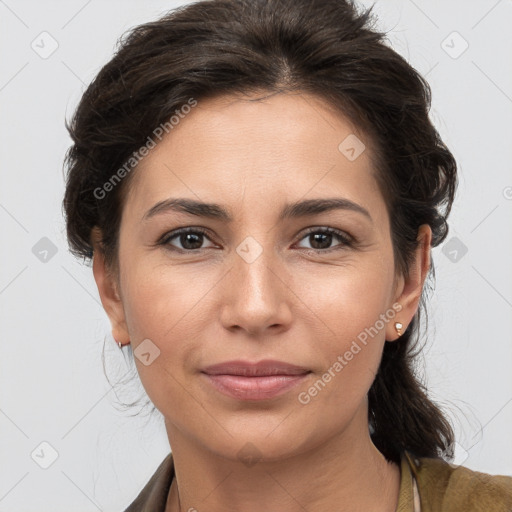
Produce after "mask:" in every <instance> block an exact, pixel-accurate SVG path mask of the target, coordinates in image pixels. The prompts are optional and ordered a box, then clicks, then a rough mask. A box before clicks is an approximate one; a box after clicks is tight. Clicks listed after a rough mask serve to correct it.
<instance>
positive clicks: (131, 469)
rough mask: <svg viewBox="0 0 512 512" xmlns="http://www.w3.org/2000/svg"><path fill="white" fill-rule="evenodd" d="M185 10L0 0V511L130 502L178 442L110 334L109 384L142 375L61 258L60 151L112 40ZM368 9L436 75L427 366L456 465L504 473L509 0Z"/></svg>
mask: <svg viewBox="0 0 512 512" xmlns="http://www.w3.org/2000/svg"><path fill="white" fill-rule="evenodd" d="M182 3H185V2H172V1H152V2H151V3H148V2H142V1H139V2H135V1H127V0H123V1H120V0H116V1H103V2H100V1H99V0H89V1H85V0H79V1H76V0H73V1H67V2H64V1H60V2H56V1H54V2H51V1H48V0H45V1H35V0H34V1H21V0H18V1H16V0H5V1H4V0H0V48H1V60H0V109H1V117H0V119H1V122H0V130H1V141H2V143H1V145H0V164H1V188H0V223H1V229H2V251H0V308H1V313H0V314H1V317H0V325H1V327H2V333H1V355H0V432H1V435H0V448H1V452H0V454H1V455H0V461H1V467H0V511H7V510H8V511H10V512H17V511H25V512H28V511H36V510H37V511H39V512H41V511H56V512H57V511H68V510H70V508H72V509H73V510H76V511H78V510H80V511H96V510H101V511H114V510H122V509H124V507H126V506H127V505H128V504H129V503H131V501H132V500H133V499H134V498H135V496H136V495H137V494H138V492H139V490H140V489H141V488H142V486H143V485H144V484H145V483H146V481H147V479H148V478H149V477H150V476H151V475H152V474H153V472H154V470H155V469H156V467H157V465H158V464H159V463H160V462H161V460H162V459H163V458H164V456H165V455H166V454H167V453H168V451H169V446H168V441H167V436H166V434H165V430H164V427H163V423H162V421H161V417H158V416H156V417H155V418H154V420H152V421H148V417H147V416H144V415H142V414H141V415H139V417H131V416H130V415H129V414H130V412H129V411H128V412H123V410H122V409H121V408H120V407H119V406H118V405H117V397H119V398H120V399H123V400H126V401H129V400H131V399H135V398H137V397H138V396H141V393H142V392H143V389H142V387H141V385H140V383H138V382H132V383H131V384H120V385H116V386H115V387H114V388H112V386H111V385H110V384H109V383H108V381H107V380H106V379H105V377H104V375H103V367H102V361H101V351H102V347H103V344H104V343H106V356H107V372H108V375H109V377H110V379H111V382H112V383H115V382H117V380H118V379H119V378H120V377H121V376H122V375H124V374H125V373H126V372H127V371H133V368H131V369H127V367H126V366H125V361H124V359H123V358H122V356H121V353H120V352H119V350H118V349H117V346H115V345H114V341H113V339H112V337H111V334H110V324H109V322H108V319H107V316H106V314H105V313H104V311H103V309H102V307H101V304H100V302H99V297H98V294H97V289H96V285H95V283H94V279H93V276H92V271H91V269H90V268H89V267H87V266H85V265H83V264H82V263H81V262H80V261H77V260H75V259H74V258H73V257H72V256H71V255H69V253H68V252H67V244H66V241H65V235H64V224H63V219H62V215H61V201H62V195H63V192H64V182H63V175H62V160H63V157H64V152H65V150H66V149H67V147H68V146H69V144H70V139H69V138H68V136H67V132H66V131H65V129H64V117H65V116H67V117H69V116H70V115H71V113H72V111H73V110H74V107H75V106H76V104H77V102H78V100H79V98H80V96H81V94H82V92H83V91H84V90H85V85H86V84H88V83H89V82H90V80H91V79H92V78H93V77H94V76H95V74H96V73H97V72H98V71H99V69H100V67H101V66H102V65H103V64H105V63H106V62H107V61H108V60H109V58H110V57H111V55H112V52H113V49H114V45H115V43H116V40H117V39H118V37H119V36H120V35H121V34H122V33H123V32H124V31H125V30H126V29H128V28H130V27H133V26H135V25H137V24H140V23H143V22H145V21H150V20H153V19H155V18H156V17H158V15H160V14H161V13H163V12H164V11H166V10H169V9H172V8H174V7H176V6H177V5H181V4H182ZM371 3H372V2H368V1H365V2H363V4H364V5H366V6H369V5H371ZM148 4H149V5H148ZM376 12H377V13H378V14H379V17H380V27H381V28H382V29H385V30H390V31H391V32H390V34H389V38H390V41H391V43H392V45H393V47H394V48H395V49H396V50H397V51H398V52H399V53H401V54H402V55H404V56H405V57H406V58H407V59H408V60H409V62H410V63H411V64H412V65H413V66H415V67H416V68H417V69H418V70H419V71H420V72H421V73H422V74H423V75H424V76H426V78H427V80H428V81H429V83H430V85H431V87H432V90H433V108H432V111H431V115H432V119H433V121H434V122H435V124H436V126H437V128H438V130H439V131H440V133H441V135H442V137H443V139H444V140H445V142H446V143H447V144H448V146H449V148H450V149H451V150H452V151H453V153H454V154H455V157H456V158H457V161H458V164H459V170H460V185H459V190H458V194H457V197H456V201H455V206H454V210H453V213H452V215H451V217H450V228H451V231H450V234H449V236H448V238H447V240H446V241H445V242H444V244H442V246H440V247H438V248H436V249H434V250H433V257H434V264H435V267H436V275H437V285H436V289H435V295H434V298H433V300H432V303H431V307H430V310H429V311H430V331H429V342H428V345H427V348H426V350H425V352H424V359H423V362H422V368H423V370H422V371H423V372H424V375H425V379H426V382H427V384H428V386H429V389H430V392H431V395H432V397H433V398H434V399H435V400H437V401H438V402H439V403H441V404H442V405H443V407H445V408H446V411H447V412H448V414H449V416H450V418H451V419H452V421H453V423H454V426H455V429H456V433H457V441H458V446H457V459H456V462H457V463H463V464H464V465H466V466H468V467H470V468H472V469H477V470H480V471H486V472H490V473H502V474H508V475H512V436H511V435H510V433H511V431H512V428H511V426H512V376H511V367H512V343H511V335H510V333H511V327H512V325H511V324H512V314H511V312H512V265H511V261H512V229H511V224H512V223H511V219H512V216H511V213H512V172H511V163H510V162H512V144H511V142H510V141H511V140H512V123H511V118H512V115H511V114H512V69H511V62H512V59H511V53H512V52H511V47H512V32H511V31H510V26H512V1H510V0H500V1H496V0H479V1H476V0H472V1H468V0H450V1H441V0H437V1H432V0H430V1H427V0H422V1H420V0H416V1H412V0H403V1H398V0H386V1H384V0H378V1H377V2H376ZM42 32H47V33H48V34H49V35H46V34H43V35H41V33H42ZM454 32H456V34H454ZM55 44H57V45H58V47H57V48H56V49H55V51H54V52H53V53H52V54H51V55H47V54H45V52H46V53H50V51H51V50H52V49H53V48H52V45H55ZM466 45H468V47H467V48H466V49H465V47H466ZM43 57H45V58H43ZM44 251H47V252H46V253H45V252H44ZM465 251H467V252H465ZM136 411H137V410H133V411H132V413H134V412H136ZM41 443H47V444H41ZM55 457H56V459H55ZM53 459H55V460H53ZM45 465H47V466H48V467H47V469H44V466H45Z"/></svg>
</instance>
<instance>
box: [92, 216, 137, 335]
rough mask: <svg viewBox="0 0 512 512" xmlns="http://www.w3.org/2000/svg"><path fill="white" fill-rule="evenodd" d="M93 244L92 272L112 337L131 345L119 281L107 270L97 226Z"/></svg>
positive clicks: (93, 235)
mask: <svg viewBox="0 0 512 512" xmlns="http://www.w3.org/2000/svg"><path fill="white" fill-rule="evenodd" d="M91 237H92V243H93V263H92V271H93V274H94V280H95V281H96V285H97V287H98V292H99V295H100V299H101V303H102V304H103V309H104V310H105V312H106V313H107V315H108V317H109V319H110V324H111V325H112V336H113V337H114V339H115V340H116V342H119V341H120V342H121V343H122V344H123V345H125V344H127V343H130V336H129V334H128V328H127V326H126V320H125V314H124V308H123V303H122V301H121V297H120V295H119V290H118V288H119V285H118V282H117V279H116V278H115V276H114V275H113V273H112V272H111V270H110V269H109V268H107V266H106V264H105V258H104V256H103V252H102V251H101V230H100V229H99V228H98V227H97V226H95V227H94V228H93V230H92V233H91Z"/></svg>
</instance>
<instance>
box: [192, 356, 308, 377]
mask: <svg viewBox="0 0 512 512" xmlns="http://www.w3.org/2000/svg"><path fill="white" fill-rule="evenodd" d="M201 371H202V372H203V373H207V374H208V375H242V376H244V377H261V376H265V375H302V374H305V373H309V372H310V371H311V370H309V369H308V368H304V367H303V366H297V365H294V364H290V363H285V362H283V361H275V360H273V359H264V360H263V361H258V362H256V363H253V362H251V361H242V360H236V361H225V362H223V363H219V364H214V365H212V366H207V367H206V368H203V369H202V370H201Z"/></svg>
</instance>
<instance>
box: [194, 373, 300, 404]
mask: <svg viewBox="0 0 512 512" xmlns="http://www.w3.org/2000/svg"><path fill="white" fill-rule="evenodd" d="M204 375H205V376H206V377H207V378H208V380H209V382H210V383H211V384H212V385H213V386H214V387H215V388H216V389H217V390H218V391H220V392H221V393H223V394H225V395H227V396H230V397H232V398H237V399H238V400H266V399H269V398H274V397H276V396H279V395H282V394H284V393H286V392H287V391H289V390H290V389H292V388H293V387H295V386H297V385H298V384H300V383H301V382H302V381H303V380H304V379H305V378H306V377H307V376H308V375H309V373H303V374H301V375H267V376H264V377H242V376H241V375H209V374H207V373H205V374H204Z"/></svg>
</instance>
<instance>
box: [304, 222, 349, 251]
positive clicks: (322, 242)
mask: <svg viewBox="0 0 512 512" xmlns="http://www.w3.org/2000/svg"><path fill="white" fill-rule="evenodd" d="M306 238H307V239H308V240H309V241H310V243H311V244H312V247H306V249H310V250H312V251H317V252H330V251H335V250H338V249H343V248H344V247H352V246H353V245H354V239H353V237H351V236H350V235H347V234H345V233H344V232H343V231H338V230H337V229H333V228H328V227H324V228H318V227H313V228H310V229H309V230H308V231H307V232H306V234H305V236H303V237H302V238H301V240H304V239H306ZM333 239H334V240H336V239H337V240H338V241H340V242H341V243H340V244H338V245H335V246H334V247H329V246H330V245H331V243H332V242H333Z"/></svg>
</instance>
